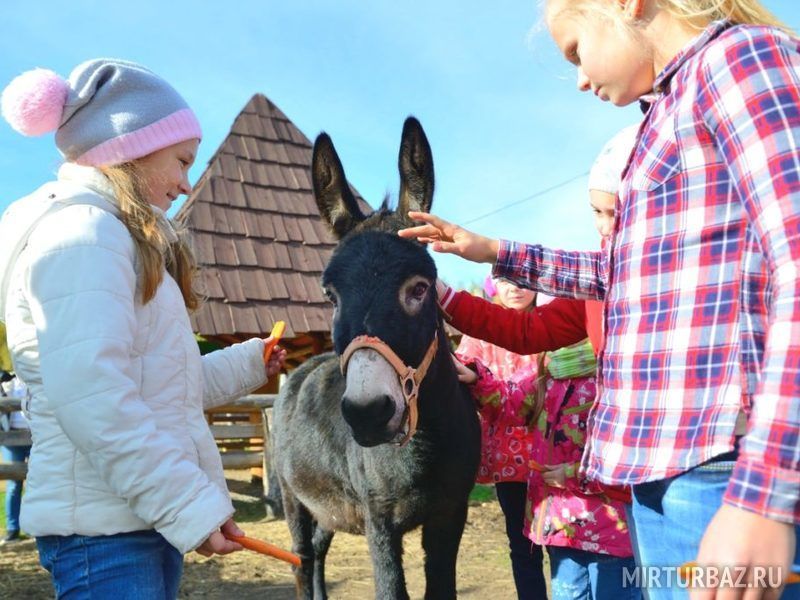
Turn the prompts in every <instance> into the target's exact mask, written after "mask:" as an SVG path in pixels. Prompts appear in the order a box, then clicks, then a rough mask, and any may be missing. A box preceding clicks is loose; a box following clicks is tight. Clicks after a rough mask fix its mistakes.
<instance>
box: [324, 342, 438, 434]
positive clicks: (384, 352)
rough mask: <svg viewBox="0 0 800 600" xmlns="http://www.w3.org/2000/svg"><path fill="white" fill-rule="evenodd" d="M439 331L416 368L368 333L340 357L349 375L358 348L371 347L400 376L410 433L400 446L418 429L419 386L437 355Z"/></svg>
mask: <svg viewBox="0 0 800 600" xmlns="http://www.w3.org/2000/svg"><path fill="white" fill-rule="evenodd" d="M438 337H439V336H438V333H437V334H434V336H433V340H432V341H431V345H430V346H428V351H427V352H426V353H425V356H424V357H423V359H422V362H421V363H420V364H419V366H418V367H417V368H416V369H415V368H414V367H409V366H408V365H406V364H405V363H404V362H403V361H402V360H400V357H398V356H397V354H395V353H394V350H392V349H391V348H390V347H389V345H388V344H387V343H386V342H384V341H383V340H381V339H380V338H376V337H371V336H368V335H360V336H358V337H356V338H353V341H352V342H350V344H349V345H348V346H347V348H345V350H344V353H342V357H341V358H340V359H339V365H340V366H341V369H342V375H347V363H348V362H350V357H351V356H353V353H354V352H355V351H356V350H361V349H364V348H370V349H372V350H375V352H377V353H378V354H380V355H381V356H383V358H385V359H386V362H388V363H389V364H390V365H392V367H393V368H394V370H395V371H397V375H398V377H399V378H400V389H401V390H402V391H403V399H404V400H405V403H406V412H407V413H408V433H407V434H406V435H405V437H404V438H403V439H402V440H401V441H400V442H399V444H400V446H405V445H406V444H407V443H408V441H409V440H410V439H411V438H412V437H413V435H414V433H416V431H417V419H418V418H419V411H418V410H417V397H418V396H419V386H420V384H421V383H422V380H423V379H425V375H426V374H427V373H428V367H430V366H431V363H432V362H433V357H434V356H435V355H436V348H437V345H438V344H437V341H438Z"/></svg>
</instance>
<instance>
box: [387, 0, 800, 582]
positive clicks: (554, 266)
mask: <svg viewBox="0 0 800 600" xmlns="http://www.w3.org/2000/svg"><path fill="white" fill-rule="evenodd" d="M546 18H547V23H548V27H549V29H550V32H551V34H552V36H553V38H554V40H555V42H556V44H557V45H558V47H559V48H560V49H561V51H562V52H563V54H564V56H565V57H566V58H567V60H569V61H570V62H572V63H573V64H575V65H576V67H577V69H578V87H579V89H580V90H583V91H589V90H591V91H593V92H594V93H595V95H597V96H598V97H599V98H600V99H602V100H606V101H611V102H612V103H613V104H616V105H619V106H622V105H626V104H630V103H632V102H635V101H637V100H639V99H641V98H642V97H645V98H647V100H648V108H647V112H646V115H645V119H644V122H643V124H642V126H641V128H640V130H639V134H638V137H637V143H636V147H635V149H634V151H633V153H632V155H631V157H630V159H629V161H628V166H627V168H626V171H625V173H624V176H623V182H622V185H621V188H620V194H619V199H618V205H617V212H618V215H619V218H618V219H617V222H616V225H615V228H614V232H613V234H612V237H611V243H610V244H609V245H608V251H607V252H564V251H557V250H550V249H547V248H543V247H541V246H536V245H524V244H517V243H512V242H507V241H498V240H492V239H489V238H485V237H483V236H480V235H477V234H474V233H471V232H469V231H466V230H464V229H463V228H460V227H458V226H455V225H452V224H450V223H448V222H446V221H443V220H441V219H439V218H437V217H435V216H432V215H426V214H420V213H413V214H412V215H411V216H412V217H413V218H415V219H417V220H419V221H422V222H423V223H424V224H423V225H420V226H418V227H414V228H411V229H408V230H405V231H404V232H401V235H403V236H405V237H416V238H418V239H420V240H421V241H424V242H431V243H432V246H433V249H434V250H436V251H440V252H450V253H454V254H458V255H460V256H462V257H464V258H467V259H470V260H476V261H479V262H490V263H494V274H495V275H496V276H501V277H507V278H509V279H511V280H512V281H516V282H519V283H521V284H523V285H526V286H528V287H530V288H532V289H535V290H537V291H541V292H544V293H547V294H552V295H561V296H571V297H576V298H597V299H602V300H603V302H604V325H605V332H606V338H605V346H604V348H603V349H602V350H601V352H600V353H599V357H598V358H599V362H600V367H599V370H598V385H599V387H600V389H601V392H600V394H599V397H598V400H597V402H596V405H595V407H594V408H593V410H592V415H591V433H590V438H589V443H588V444H587V449H586V453H585V455H584V459H583V465H582V468H583V469H584V471H585V473H586V475H587V476H589V477H591V478H595V479H598V480H600V481H602V482H603V483H606V484H616V485H626V484H628V485H632V486H633V496H634V498H633V506H632V526H633V528H634V530H635V531H634V533H635V537H636V549H637V550H638V552H639V556H638V558H639V561H640V563H641V564H644V565H648V566H659V567H667V566H672V567H674V566H676V565H678V564H680V563H682V562H685V561H689V560H697V562H698V563H699V564H700V565H737V566H740V567H743V568H744V571H743V573H744V574H745V578H744V582H745V583H746V582H748V581H749V582H750V583H755V584H759V583H761V584H762V585H763V584H764V581H756V580H755V579H754V577H755V576H756V575H757V574H758V571H757V570H756V569H755V568H754V567H756V566H764V565H768V566H777V567H780V568H781V571H780V573H781V577H782V578H785V577H786V576H787V574H788V571H789V568H790V565H791V564H792V561H793V559H794V562H795V567H796V568H798V567H800V564H798V563H797V557H796V539H797V537H796V536H797V533H796V529H797V524H798V523H800V303H798V295H800V274H799V270H798V267H800V41H798V39H797V38H795V37H793V36H792V35H790V34H789V33H787V32H786V31H785V30H784V29H783V28H782V26H781V25H780V23H778V22H777V20H776V19H775V18H774V17H773V16H772V15H771V14H770V13H769V12H768V11H767V10H766V9H765V8H764V7H763V6H762V5H761V4H760V3H759V2H758V1H757V0H619V1H617V0H547V2H546ZM710 583H711V584H712V586H711V588H709V589H706V590H704V591H703V593H704V594H706V595H707V597H713V596H714V595H715V593H716V592H717V590H716V589H714V588H715V587H716V584H714V582H713V581H712V582H710ZM662 585H663V580H662ZM798 587H800V586H792V587H791V588H788V591H787V593H786V594H785V595H784V597H789V596H788V594H789V593H792V594H795V596H798V597H800V593H798V590H797V588H798ZM793 588H794V589H793ZM731 591H732V592H733V597H738V596H739V595H740V594H741V593H742V592H743V591H744V590H743V589H741V588H740V589H734V590H725V593H728V592H731ZM675 592H677V590H676V589H675V588H674V587H673V589H663V588H661V589H656V588H655V586H654V587H653V588H651V589H650V595H651V597H657V596H659V595H660V594H665V596H664V597H673V594H674V593H675ZM769 592H770V593H771V594H772V595H773V596H776V595H777V593H778V590H775V589H772V590H769ZM795 596H793V597H795Z"/></svg>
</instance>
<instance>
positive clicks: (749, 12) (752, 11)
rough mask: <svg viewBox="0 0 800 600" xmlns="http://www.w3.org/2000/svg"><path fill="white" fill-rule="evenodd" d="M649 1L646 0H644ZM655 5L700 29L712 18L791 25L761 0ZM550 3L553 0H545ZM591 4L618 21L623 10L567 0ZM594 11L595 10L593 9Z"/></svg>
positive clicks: (574, 5) (575, 7) (608, 1)
mask: <svg viewBox="0 0 800 600" xmlns="http://www.w3.org/2000/svg"><path fill="white" fill-rule="evenodd" d="M641 1H642V2H646V1H647V0H641ZM653 1H654V2H655V4H656V6H657V7H658V8H659V9H661V10H663V11H666V12H667V13H669V14H671V15H672V16H674V17H676V18H677V19H679V20H681V21H683V22H684V23H687V24H689V25H690V26H691V27H692V28H694V29H697V30H702V29H704V28H705V27H706V26H707V25H708V24H709V23H711V22H712V21H718V20H727V21H730V22H731V23H734V24H736V25H767V26H770V27H777V28H779V29H782V30H784V31H789V32H790V31H791V29H790V28H789V27H788V26H787V25H786V24H784V23H783V22H782V21H781V20H780V19H778V18H777V17H776V16H775V15H773V14H772V13H771V12H770V11H769V10H767V8H766V7H765V6H764V5H763V4H762V3H761V2H760V1H759V0H653ZM546 4H548V5H549V4H550V0H546ZM589 4H592V5H594V6H593V9H599V10H600V12H601V13H602V14H603V15H605V16H606V17H608V18H610V19H612V20H613V21H615V22H618V21H619V19H620V17H621V15H622V10H621V7H620V3H619V2H617V0H565V3H564V6H563V9H562V10H564V11H567V12H569V13H577V14H584V15H585V14H586V13H587V10H586V9H587V7H588V5H589ZM593 12H594V14H596V11H595V10H593Z"/></svg>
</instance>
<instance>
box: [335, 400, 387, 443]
mask: <svg viewBox="0 0 800 600" xmlns="http://www.w3.org/2000/svg"><path fill="white" fill-rule="evenodd" d="M394 410H395V405H394V401H393V400H392V398H391V397H390V396H387V395H385V394H384V395H381V396H377V397H375V398H371V399H369V400H366V401H365V400H360V401H354V400H351V399H350V398H348V397H347V396H344V397H343V398H342V416H343V417H344V420H345V421H347V424H348V425H350V427H352V428H353V430H361V431H364V430H366V431H373V432H376V433H377V432H378V431H380V430H381V429H382V428H383V427H384V426H385V425H386V424H387V423H388V422H389V420H390V419H391V418H392V417H393V416H394Z"/></svg>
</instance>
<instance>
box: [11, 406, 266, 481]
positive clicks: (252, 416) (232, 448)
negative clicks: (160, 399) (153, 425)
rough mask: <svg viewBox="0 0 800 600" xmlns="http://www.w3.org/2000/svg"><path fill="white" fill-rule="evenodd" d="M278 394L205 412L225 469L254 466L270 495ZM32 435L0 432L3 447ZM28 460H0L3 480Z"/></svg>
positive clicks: (20, 472) (16, 475)
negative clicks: (271, 438)
mask: <svg viewBox="0 0 800 600" xmlns="http://www.w3.org/2000/svg"><path fill="white" fill-rule="evenodd" d="M276 396H277V395H276V394H251V395H249V396H245V397H243V398H241V399H239V400H237V401H236V402H233V403H231V404H226V405H225V406H220V407H217V408H214V409H213V410H211V411H208V412H207V413H206V416H207V419H208V420H209V425H210V428H211V433H212V434H213V435H214V439H215V440H216V442H217V446H218V447H219V448H220V455H221V456H222V466H223V467H224V468H225V469H254V468H257V469H259V470H260V471H261V473H260V475H261V477H262V478H263V482H264V493H265V496H266V495H267V485H268V483H267V481H268V474H269V459H270V457H269V452H268V451H267V450H268V449H269V425H270V418H271V410H270V409H271V408H272V405H273V403H274V402H275V398H276ZM15 410H20V401H19V400H18V399H16V398H0V412H6V413H8V412H12V411H15ZM30 443H31V434H30V432H29V431H27V430H22V429H16V430H12V431H0V446H28V445H30ZM26 472H27V465H26V464H25V463H0V479H16V480H22V479H25V474H26Z"/></svg>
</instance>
